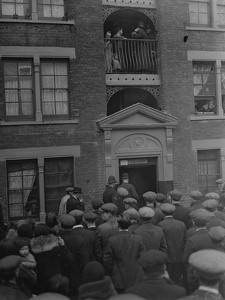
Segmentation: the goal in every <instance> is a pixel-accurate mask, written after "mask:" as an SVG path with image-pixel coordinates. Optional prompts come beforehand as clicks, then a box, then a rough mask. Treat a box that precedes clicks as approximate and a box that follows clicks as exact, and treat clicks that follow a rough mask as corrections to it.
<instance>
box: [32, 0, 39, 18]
mask: <svg viewBox="0 0 225 300" xmlns="http://www.w3.org/2000/svg"><path fill="white" fill-rule="evenodd" d="M32 20H34V21H37V20H38V13H37V0H32Z"/></svg>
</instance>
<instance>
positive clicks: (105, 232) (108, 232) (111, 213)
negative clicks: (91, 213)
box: [96, 203, 118, 251]
mask: <svg viewBox="0 0 225 300" xmlns="http://www.w3.org/2000/svg"><path fill="white" fill-rule="evenodd" d="M100 211H101V214H102V219H103V221H105V222H104V223H103V224H101V225H99V227H98V229H97V230H96V236H97V238H98V240H99V242H100V246H101V249H102V251H104V249H105V247H106V243H107V241H108V239H109V238H110V237H111V236H113V235H115V234H116V233H117V232H118V222H117V217H116V214H117V206H116V205H115V204H113V203H106V204H103V205H102V206H101V208H100Z"/></svg>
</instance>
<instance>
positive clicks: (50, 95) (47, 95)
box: [42, 90, 54, 102]
mask: <svg viewBox="0 0 225 300" xmlns="http://www.w3.org/2000/svg"><path fill="white" fill-rule="evenodd" d="M42 101H43V102H47V101H49V102H54V91H53V90H42Z"/></svg>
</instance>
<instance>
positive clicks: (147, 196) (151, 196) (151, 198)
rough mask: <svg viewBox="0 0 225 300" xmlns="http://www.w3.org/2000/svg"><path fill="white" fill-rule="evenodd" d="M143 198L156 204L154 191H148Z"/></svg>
mask: <svg viewBox="0 0 225 300" xmlns="http://www.w3.org/2000/svg"><path fill="white" fill-rule="evenodd" d="M143 198H144V199H145V200H146V201H148V202H154V201H155V199H156V193H155V192H152V191H148V192H146V193H144V194H143Z"/></svg>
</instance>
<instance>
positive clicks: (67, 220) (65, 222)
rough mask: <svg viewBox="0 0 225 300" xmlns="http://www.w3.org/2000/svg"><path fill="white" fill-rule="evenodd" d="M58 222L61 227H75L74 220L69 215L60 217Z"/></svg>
mask: <svg viewBox="0 0 225 300" xmlns="http://www.w3.org/2000/svg"><path fill="white" fill-rule="evenodd" d="M59 222H60V224H61V225H62V226H67V227H73V226H74V225H75V223H76V222H75V219H74V217H73V216H71V215H70V214H69V215H66V214H65V215H60V217H59Z"/></svg>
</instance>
